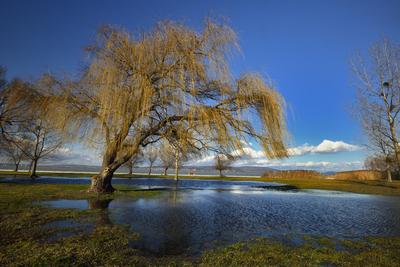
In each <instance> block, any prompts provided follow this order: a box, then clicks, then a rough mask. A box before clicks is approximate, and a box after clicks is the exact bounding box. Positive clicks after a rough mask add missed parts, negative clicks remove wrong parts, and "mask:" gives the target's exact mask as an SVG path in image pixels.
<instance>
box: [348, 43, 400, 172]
mask: <svg viewBox="0 0 400 267" xmlns="http://www.w3.org/2000/svg"><path fill="white" fill-rule="evenodd" d="M353 69H354V73H355V74H356V76H357V78H358V81H359V82H358V84H357V97H358V102H357V114H358V116H359V120H360V121H361V124H362V126H363V129H364V131H365V133H366V135H367V136H368V139H369V147H370V148H371V150H373V151H374V152H375V153H379V154H380V155H382V156H383V157H384V158H386V159H389V158H390V157H391V155H394V158H395V162H396V165H397V169H400V147H399V141H398V135H399V130H400V128H399V122H400V121H399V116H398V115H399V112H400V46H399V45H397V44H392V43H391V42H389V40H386V39H385V40H383V41H382V42H380V43H378V44H376V45H374V46H373V47H372V48H371V50H370V56H369V58H367V59H363V58H362V57H358V58H357V59H356V60H354V61H353ZM388 166H389V165H388Z"/></svg>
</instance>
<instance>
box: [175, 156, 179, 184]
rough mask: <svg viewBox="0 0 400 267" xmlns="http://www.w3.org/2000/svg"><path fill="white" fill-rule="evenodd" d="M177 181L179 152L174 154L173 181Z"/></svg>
mask: <svg viewBox="0 0 400 267" xmlns="http://www.w3.org/2000/svg"><path fill="white" fill-rule="evenodd" d="M178 179H179V151H178V149H177V150H176V152H175V181H178Z"/></svg>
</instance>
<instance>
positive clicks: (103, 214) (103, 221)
mask: <svg viewBox="0 0 400 267" xmlns="http://www.w3.org/2000/svg"><path fill="white" fill-rule="evenodd" d="M111 201H113V199H112V198H109V199H97V198H89V199H88V200H87V202H88V207H89V209H90V210H98V211H99V212H98V213H97V214H98V216H97V221H96V225H97V226H106V225H112V222H111V220H110V217H109V214H108V206H109V205H110V203H111Z"/></svg>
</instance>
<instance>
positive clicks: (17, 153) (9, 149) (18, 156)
mask: <svg viewBox="0 0 400 267" xmlns="http://www.w3.org/2000/svg"><path fill="white" fill-rule="evenodd" d="M16 142H18V143H19V144H18V145H16V144H15V142H9V140H7V139H2V140H1V142H0V154H1V155H2V156H3V157H4V158H5V159H6V160H7V161H8V162H10V161H11V162H12V163H13V164H14V171H15V172H17V171H18V169H19V165H20V164H21V162H22V161H24V160H27V159H28V158H27V156H26V155H25V154H24V152H23V151H22V150H21V149H20V147H22V148H23V149H28V144H27V143H26V142H25V140H16Z"/></svg>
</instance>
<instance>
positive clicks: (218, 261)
mask: <svg viewBox="0 0 400 267" xmlns="http://www.w3.org/2000/svg"><path fill="white" fill-rule="evenodd" d="M116 187H117V188H118V189H120V190H119V191H118V192H116V193H114V194H109V195H100V196H98V195H95V194H89V193H87V192H86V186H85V185H57V184H14V183H0V229H1V231H0V266H196V265H200V266H321V265H325V266H399V265H400V256H399V255H400V254H399V253H398V251H400V238H373V239H366V240H362V241H338V240H332V239H330V238H324V237H321V238H316V237H306V238H305V240H304V243H303V244H302V245H299V246H289V245H285V244H283V243H281V242H278V241H274V240H272V239H256V240H252V241H248V242H242V243H237V244H233V245H231V246H228V247H225V248H219V249H216V250H213V251H207V252H204V254H203V255H201V256H199V257H197V258H187V257H180V256H178V257H172V256H169V257H168V256H166V257H151V256H148V255H146V254H143V253H142V252H140V251H138V250H135V249H132V248H131V247H130V246H129V244H128V242H129V240H134V239H137V238H138V234H137V233H134V232H131V231H130V230H129V229H128V228H127V227H125V226H123V225H112V224H110V223H109V221H107V210H102V209H99V208H96V207H99V206H92V207H94V209H89V210H74V209H52V208H48V207H45V206H41V205H39V204H38V201H41V200H51V199H87V200H88V201H94V202H98V201H100V202H101V201H106V200H107V199H109V198H115V197H119V198H120V197H127V198H139V197H140V198H143V197H153V196H155V195H157V194H159V192H157V191H150V192H144V191H134V188H131V187H126V186H116ZM105 218H106V219H105ZM66 219H68V220H72V221H76V222H81V223H90V224H91V225H93V228H92V229H91V230H85V231H82V230H79V229H78V228H74V227H72V226H65V227H61V228H60V227H52V228H48V227H47V228H45V227H44V225H46V224H48V223H50V222H54V221H60V220H66ZM65 231H69V232H73V233H74V235H72V236H68V237H62V238H60V239H56V240H54V239H51V237H52V236H54V235H55V234H57V233H61V232H65ZM338 242H339V243H340V246H341V248H342V249H341V250H337V249H336V246H335V244H337V243H338Z"/></svg>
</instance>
